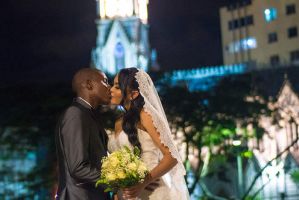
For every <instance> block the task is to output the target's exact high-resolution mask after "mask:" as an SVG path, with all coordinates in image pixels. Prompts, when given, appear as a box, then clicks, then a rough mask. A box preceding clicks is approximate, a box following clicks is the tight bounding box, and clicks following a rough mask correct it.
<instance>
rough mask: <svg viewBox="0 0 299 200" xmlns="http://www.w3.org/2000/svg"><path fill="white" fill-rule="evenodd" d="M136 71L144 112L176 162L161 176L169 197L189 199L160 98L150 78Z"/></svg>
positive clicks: (183, 168)
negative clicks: (168, 190)
mask: <svg viewBox="0 0 299 200" xmlns="http://www.w3.org/2000/svg"><path fill="white" fill-rule="evenodd" d="M138 70H139V71H138V72H137V73H136V75H135V78H136V80H137V82H138V84H139V90H140V94H141V95H142V97H143V98H144V101H145V104H144V106H143V107H144V110H145V112H147V113H148V114H149V115H150V116H151V117H152V120H153V124H154V126H155V128H156V129H157V131H158V132H159V133H160V140H161V143H162V144H164V145H165V146H167V147H168V148H169V151H170V153H171V155H172V156H173V157H174V158H175V159H176V160H177V161H178V163H177V165H176V166H174V167H173V168H172V169H171V170H170V171H169V172H168V173H167V174H166V175H164V176H163V180H164V181H165V182H166V183H167V184H168V185H169V187H170V188H171V191H172V192H171V195H173V198H172V199H178V200H185V199H190V197H189V192H188V189H187V186H186V183H185V179H184V175H186V170H185V167H184V165H183V161H182V159H181V156H180V154H179V152H178V150H177V148H176V146H175V144H174V142H173V140H172V137H171V131H170V127H169V124H168V121H167V118H166V115H165V112H164V109H163V106H162V104H161V100H160V97H159V95H158V93H157V90H156V88H155V86H154V84H153V81H152V79H151V78H150V76H149V75H148V74H147V73H146V72H144V71H143V70H140V69H138ZM162 156H163V155H162V153H161V154H160V159H161V158H162Z"/></svg>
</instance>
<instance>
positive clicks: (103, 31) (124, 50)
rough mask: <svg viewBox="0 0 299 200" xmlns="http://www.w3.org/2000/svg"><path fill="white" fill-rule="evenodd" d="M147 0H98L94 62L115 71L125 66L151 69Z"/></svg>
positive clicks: (108, 72)
mask: <svg viewBox="0 0 299 200" xmlns="http://www.w3.org/2000/svg"><path fill="white" fill-rule="evenodd" d="M147 6H148V0H98V1H97V15H98V19H96V25H97V32H98V35H97V40H96V47H95V48H94V49H93V50H92V59H91V65H92V67H95V68H97V69H100V70H102V71H104V72H105V73H107V74H110V75H114V74H116V73H117V71H119V70H120V69H122V68H126V67H138V68H141V69H143V70H145V71H147V70H148V66H149V64H150V58H151V50H150V45H149V39H148V29H149V26H148V14H147V12H148V11H147Z"/></svg>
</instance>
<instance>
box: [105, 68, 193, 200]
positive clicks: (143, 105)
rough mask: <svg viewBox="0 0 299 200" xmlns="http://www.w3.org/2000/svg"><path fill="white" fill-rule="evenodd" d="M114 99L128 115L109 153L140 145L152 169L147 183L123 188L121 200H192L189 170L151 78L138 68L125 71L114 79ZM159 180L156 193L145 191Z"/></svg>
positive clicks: (119, 125)
mask: <svg viewBox="0 0 299 200" xmlns="http://www.w3.org/2000/svg"><path fill="white" fill-rule="evenodd" d="M111 96H112V98H111V104H113V105H121V106H122V107H123V108H124V109H125V111H126V112H125V113H124V114H123V115H122V116H121V118H120V119H118V120H117V121H116V123H115V132H114V134H112V135H110V136H109V141H108V150H109V151H110V152H113V151H116V150H118V149H120V148H122V147H123V146H124V145H127V146H130V147H133V146H137V147H138V148H139V149H141V159H142V161H143V162H144V163H145V164H146V165H147V167H148V169H149V170H150V173H149V174H148V176H147V177H146V178H145V180H144V182H142V183H139V184H137V185H135V186H133V187H130V188H125V189H123V190H122V191H121V192H119V193H118V199H135V198H140V199H142V200H159V199H163V200H170V199H178V200H186V199H189V193H188V190H187V187H186V183H185V180H184V175H185V173H186V172H185V168H184V166H183V163H182V160H181V158H180V155H179V153H178V151H177V149H176V147H175V144H174V143H173V141H172V139H171V132H170V128H169V125H168V122H167V119H166V116H165V113H164V109H163V107H162V105H161V101H160V98H159V96H158V94H157V91H156V89H155V87H154V84H153V82H152V80H151V78H150V77H149V75H148V74H147V73H146V72H144V71H143V70H139V69H137V68H125V69H122V70H121V71H120V72H119V73H118V74H117V75H116V77H115V78H114V84H113V87H112V88H111ZM156 180H158V187H157V188H155V189H154V190H153V191H149V190H146V189H145V187H146V186H148V185H149V184H150V183H153V182H155V181H156Z"/></svg>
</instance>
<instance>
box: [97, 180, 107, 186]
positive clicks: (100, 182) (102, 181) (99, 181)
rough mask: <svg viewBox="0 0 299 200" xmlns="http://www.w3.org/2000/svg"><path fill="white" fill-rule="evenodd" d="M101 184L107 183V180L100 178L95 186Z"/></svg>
mask: <svg viewBox="0 0 299 200" xmlns="http://www.w3.org/2000/svg"><path fill="white" fill-rule="evenodd" d="M103 184H107V181H105V180H103V179H100V180H98V181H97V182H96V187H98V186H99V185H103Z"/></svg>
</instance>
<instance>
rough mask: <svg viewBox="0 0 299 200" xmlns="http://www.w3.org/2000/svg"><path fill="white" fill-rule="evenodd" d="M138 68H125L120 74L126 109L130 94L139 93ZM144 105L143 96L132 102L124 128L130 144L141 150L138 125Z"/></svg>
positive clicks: (119, 80)
mask: <svg viewBox="0 0 299 200" xmlns="http://www.w3.org/2000/svg"><path fill="white" fill-rule="evenodd" d="M137 72H138V69H137V68H124V69H122V70H120V72H119V73H118V84H119V88H120V90H121V93H122V96H123V98H122V101H121V105H122V106H123V108H125V106H124V105H125V100H126V99H128V98H127V97H128V92H131V91H138V92H139V88H138V87H139V84H138V82H137V80H136V78H135V75H136V73H137ZM143 105H144V99H143V97H142V95H141V94H139V95H138V96H137V97H136V98H134V99H132V100H131V101H130V108H129V110H126V112H125V113H124V114H123V121H122V128H123V130H124V132H125V133H126V134H127V135H128V138H129V142H130V143H131V144H132V145H133V146H137V147H138V148H139V149H140V150H142V149H141V144H140V142H139V140H138V137H137V136H138V132H137V125H138V123H139V122H140V112H141V110H142V108H143Z"/></svg>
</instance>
